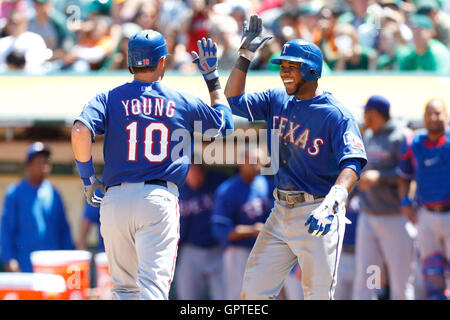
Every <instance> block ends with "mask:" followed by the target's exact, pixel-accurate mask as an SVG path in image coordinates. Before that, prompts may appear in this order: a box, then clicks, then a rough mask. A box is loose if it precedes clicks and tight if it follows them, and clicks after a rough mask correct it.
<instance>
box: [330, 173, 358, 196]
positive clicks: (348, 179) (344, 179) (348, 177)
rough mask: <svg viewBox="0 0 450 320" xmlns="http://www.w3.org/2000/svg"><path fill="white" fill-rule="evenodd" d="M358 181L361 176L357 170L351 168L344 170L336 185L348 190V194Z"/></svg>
mask: <svg viewBox="0 0 450 320" xmlns="http://www.w3.org/2000/svg"><path fill="white" fill-rule="evenodd" d="M358 179H359V175H358V173H357V172H356V171H355V170H353V169H351V168H344V169H342V171H341V173H340V174H339V176H338V177H337V179H336V182H335V183H334V184H335V185H341V186H343V187H344V188H345V189H346V190H347V192H350V191H351V190H352V189H353V186H354V185H355V183H356V182H357V181H358Z"/></svg>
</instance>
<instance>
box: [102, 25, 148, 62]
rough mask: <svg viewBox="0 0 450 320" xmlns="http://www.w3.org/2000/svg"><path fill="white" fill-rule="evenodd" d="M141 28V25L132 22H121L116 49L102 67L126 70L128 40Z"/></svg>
mask: <svg viewBox="0 0 450 320" xmlns="http://www.w3.org/2000/svg"><path fill="white" fill-rule="evenodd" d="M140 30H141V27H140V26H138V25H137V24H135V23H133V22H126V23H124V24H122V36H121V39H120V41H119V44H118V45H117V48H116V50H115V51H114V52H113V53H112V54H111V56H110V57H108V58H107V61H105V63H104V67H105V68H107V69H110V70H127V69H128V56H127V52H128V41H129V40H130V38H131V36H132V35H134V34H136V33H137V32H139V31H140Z"/></svg>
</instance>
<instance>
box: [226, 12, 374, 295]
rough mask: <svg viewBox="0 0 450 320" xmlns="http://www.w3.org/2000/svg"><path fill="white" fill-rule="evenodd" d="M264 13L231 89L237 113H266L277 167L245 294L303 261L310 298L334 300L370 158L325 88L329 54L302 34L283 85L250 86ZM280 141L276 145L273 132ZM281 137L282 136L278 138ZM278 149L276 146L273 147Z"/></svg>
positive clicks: (286, 52) (254, 20) (292, 44)
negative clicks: (352, 201)
mask: <svg viewBox="0 0 450 320" xmlns="http://www.w3.org/2000/svg"><path fill="white" fill-rule="evenodd" d="M261 31H262V21H261V19H260V18H259V17H258V16H257V15H253V16H252V17H251V18H250V22H249V23H248V22H246V23H245V24H244V29H243V37H242V41H241V46H240V48H239V58H238V60H237V62H236V64H235V67H234V68H233V70H232V72H231V74H230V77H229V78H228V82H227V85H226V88H225V95H226V96H227V98H228V102H229V103H230V107H231V109H232V111H233V113H234V114H236V115H240V116H244V117H246V118H247V119H248V120H250V121H253V120H266V121H267V129H268V135H269V136H268V141H269V143H268V147H269V151H270V155H271V160H272V164H274V163H279V169H278V170H277V171H276V172H275V187H276V188H275V190H274V197H275V204H274V208H273V209H272V212H271V214H270V216H269V218H268V219H267V221H266V223H265V225H264V227H263V229H262V231H261V232H260V233H259V235H258V238H257V239H256V242H255V245H254V247H253V249H252V252H251V253H250V257H249V259H248V262H247V265H246V271H245V276H244V283H243V288H242V292H241V298H242V299H269V298H273V297H275V296H277V295H278V293H279V291H280V289H281V287H282V285H283V281H284V279H285V277H286V275H287V274H288V273H289V271H290V270H291V268H292V267H293V266H294V265H295V263H296V262H297V261H298V263H299V265H300V268H301V270H302V286H303V294H304V297H305V299H333V292H334V288H335V285H336V274H337V268H338V262H339V255H340V250H341V246H342V239H343V235H344V230H345V223H346V221H348V220H346V218H345V201H346V199H347V196H348V192H349V191H350V190H351V189H352V187H353V186H354V184H355V183H356V182H357V180H358V177H359V174H360V172H361V169H362V168H363V167H364V165H365V164H366V163H367V158H366V154H365V150H364V146H363V143H362V140H361V136H360V132H359V129H358V126H357V123H356V121H355V119H354V118H353V116H352V115H351V113H350V112H349V111H347V110H346V109H345V108H344V107H343V106H342V105H341V103H340V102H339V101H338V100H337V99H336V98H335V97H334V96H333V95H332V94H331V93H329V92H323V91H321V90H319V88H318V82H317V80H318V79H319V78H320V76H321V71H322V63H323V60H322V53H321V51H320V49H319V48H318V47H317V46H315V45H314V44H312V43H310V42H307V41H305V40H302V39H296V40H291V41H288V42H287V43H286V44H285V45H284V46H283V48H282V51H281V56H280V57H278V58H276V59H272V60H271V62H272V63H275V64H280V66H281V70H280V77H281V80H282V81H283V84H284V87H285V88H284V89H281V88H280V89H269V90H265V91H262V92H258V93H252V94H247V93H245V81H246V75H247V70H248V67H249V64H250V62H251V60H252V58H253V57H254V56H255V53H256V50H257V49H258V48H259V47H261V45H263V44H264V42H265V41H267V40H268V39H270V37H264V38H262V37H261V36H260V35H261ZM272 135H275V137H272V139H273V138H276V139H278V142H279V148H278V150H271V145H272V142H271V136H272ZM275 141H276V140H275ZM274 149H275V148H274Z"/></svg>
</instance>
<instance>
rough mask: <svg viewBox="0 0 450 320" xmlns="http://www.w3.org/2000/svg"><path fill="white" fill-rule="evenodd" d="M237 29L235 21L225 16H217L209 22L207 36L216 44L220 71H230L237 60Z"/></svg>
mask: <svg viewBox="0 0 450 320" xmlns="http://www.w3.org/2000/svg"><path fill="white" fill-rule="evenodd" d="M237 27H238V26H237V23H236V21H235V20H234V19H233V18H231V17H230V16H226V15H217V16H216V17H215V18H214V20H213V21H211V28H210V32H209V36H210V37H211V39H212V40H213V41H214V42H216V43H217V56H218V58H219V64H218V68H219V69H220V70H231V69H232V68H233V66H234V63H235V61H236V59H237V58H238V49H239V43H240V37H239V36H238V28H237Z"/></svg>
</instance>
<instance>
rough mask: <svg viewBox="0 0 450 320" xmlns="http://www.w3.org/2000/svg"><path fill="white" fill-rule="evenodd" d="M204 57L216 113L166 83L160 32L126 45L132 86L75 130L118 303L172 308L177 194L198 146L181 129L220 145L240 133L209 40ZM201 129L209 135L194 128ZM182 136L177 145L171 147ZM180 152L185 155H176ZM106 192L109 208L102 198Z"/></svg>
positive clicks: (91, 111)
mask: <svg viewBox="0 0 450 320" xmlns="http://www.w3.org/2000/svg"><path fill="white" fill-rule="evenodd" d="M198 49H199V52H198V54H197V53H195V52H194V53H193V58H194V60H193V62H194V63H196V64H198V67H199V70H200V72H201V73H202V75H203V77H204V79H205V81H206V84H207V86H208V89H209V93H210V100H211V106H212V107H211V106H209V105H208V104H206V103H205V102H203V101H202V100H200V99H199V98H196V97H194V96H191V95H189V94H187V93H180V92H178V91H176V90H173V89H171V88H169V87H167V86H165V85H164V84H163V83H162V82H161V80H162V79H163V77H164V71H165V63H166V56H167V55H169V53H168V52H167V45H166V41H165V39H164V37H163V36H162V35H161V34H160V33H159V32H156V31H153V30H143V31H140V32H138V33H136V34H135V35H133V36H132V37H131V38H130V41H129V43H128V66H129V70H130V72H131V73H132V74H133V75H134V80H133V81H132V82H129V83H125V84H124V85H121V86H119V87H116V88H114V89H112V90H109V91H107V92H103V93H99V94H97V95H96V96H95V97H94V98H93V99H92V100H90V101H89V102H88V103H87V104H86V105H85V107H84V109H83V111H82V112H81V115H80V116H79V117H78V118H76V120H75V122H74V126H73V130H72V147H73V151H74V154H75V161H76V164H77V168H78V171H79V174H80V176H81V179H82V180H83V183H84V194H85V197H86V201H87V202H88V203H89V204H91V205H93V206H99V205H100V225H101V234H102V236H103V238H104V242H105V251H106V255H107V257H108V266H109V271H110V273H111V276H112V278H113V280H114V285H113V290H112V291H113V298H115V299H139V298H140V299H168V294H169V289H170V284H171V282H172V278H173V273H174V267H175V259H176V254H177V243H178V239H179V207H178V188H179V187H180V186H181V185H182V184H183V183H184V181H185V178H186V174H187V172H188V169H189V162H190V161H189V159H190V156H191V155H190V152H191V141H193V140H192V139H189V140H187V141H188V143H186V142H183V141H182V142H179V140H180V130H181V131H183V130H184V131H183V132H185V134H186V135H187V136H189V137H191V136H192V133H193V131H194V128H202V129H203V130H205V131H206V130H208V131H207V133H211V132H212V133H213V135H214V136H218V135H221V134H224V133H225V132H226V133H229V132H231V131H232V129H233V119H232V115H231V110H230V108H229V107H228V105H227V101H226V98H225V95H224V94H223V92H222V89H221V87H220V82H219V73H218V70H217V47H216V44H215V43H212V41H211V40H210V39H208V40H206V39H204V38H203V39H202V40H200V41H198ZM197 121H199V122H201V126H194V123H195V122H197ZM203 130H202V132H200V133H204V131H203ZM174 131H175V132H177V137H176V138H175V137H174V138H173V139H171V136H170V134H172V133H174ZM99 134H104V135H105V139H104V145H103V154H104V161H105V166H104V171H103V177H102V179H99V178H97V177H96V175H95V171H94V166H93V162H92V156H91V145H92V142H94V139H95V136H96V135H99ZM181 136H183V135H181ZM182 140H183V139H182ZM178 143H184V144H187V148H183V149H181V151H177V150H179V149H180V148H177V147H178ZM175 148H177V149H175ZM186 149H187V150H186ZM98 188H100V189H101V190H102V193H105V196H104V198H103V199H99V198H98V197H97V196H96V195H95V193H94V192H95V190H96V189H98Z"/></svg>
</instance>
